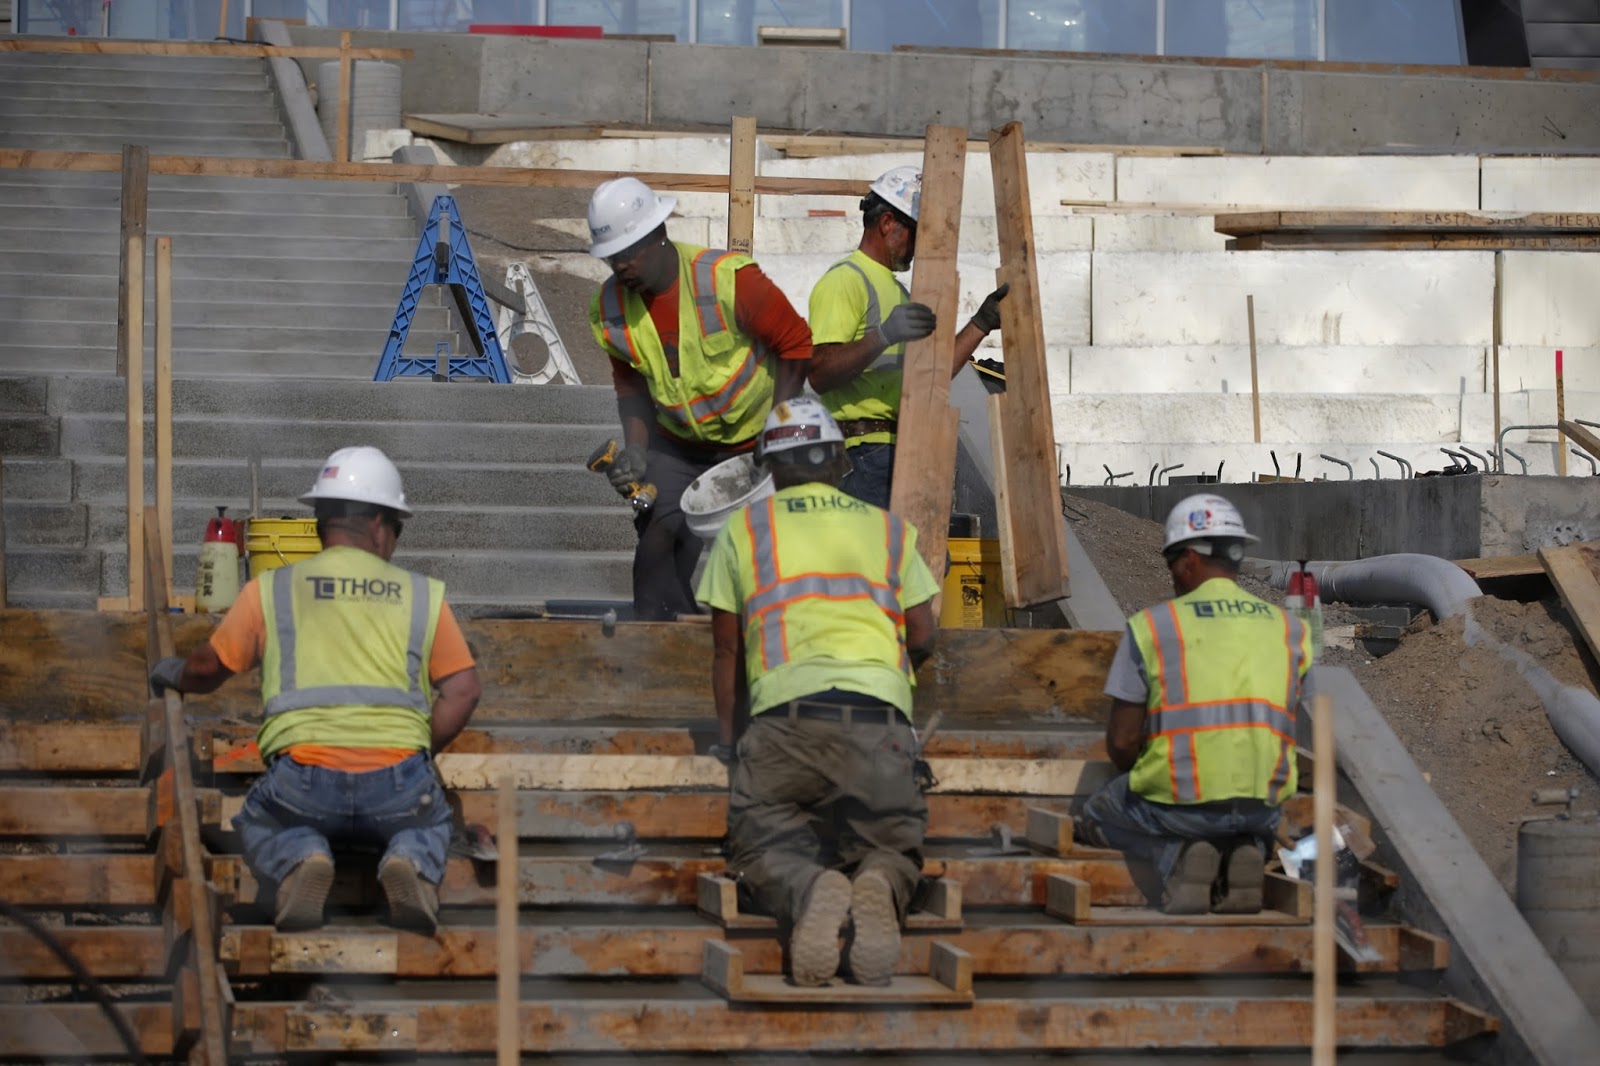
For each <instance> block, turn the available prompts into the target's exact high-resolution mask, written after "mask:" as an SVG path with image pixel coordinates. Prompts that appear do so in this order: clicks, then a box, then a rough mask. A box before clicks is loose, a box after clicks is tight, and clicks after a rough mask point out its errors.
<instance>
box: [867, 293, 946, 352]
mask: <svg viewBox="0 0 1600 1066" xmlns="http://www.w3.org/2000/svg"><path fill="white" fill-rule="evenodd" d="M937 325H938V320H937V319H935V318H934V314H933V308H931V307H929V306H928V305H927V304H914V303H903V304H901V305H900V306H898V307H896V308H895V309H894V310H893V311H890V312H889V317H888V318H886V319H884V320H883V323H882V324H881V325H879V326H878V335H879V336H880V337H882V338H883V344H884V347H886V348H887V347H892V346H893V345H896V344H899V343H901V342H902V341H920V340H921V339H922V338H924V337H926V336H927V335H928V334H930V333H932V332H933V331H934V328H935V327H936V326H937Z"/></svg>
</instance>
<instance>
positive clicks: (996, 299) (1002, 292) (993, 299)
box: [972, 281, 1011, 333]
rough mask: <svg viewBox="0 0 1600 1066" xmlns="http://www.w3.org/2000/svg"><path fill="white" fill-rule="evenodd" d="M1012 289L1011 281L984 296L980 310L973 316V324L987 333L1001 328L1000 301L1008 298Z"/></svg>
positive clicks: (979, 306)
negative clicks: (1007, 295)
mask: <svg viewBox="0 0 1600 1066" xmlns="http://www.w3.org/2000/svg"><path fill="white" fill-rule="evenodd" d="M1010 291H1011V282H1009V281H1008V282H1006V283H1005V284H1004V285H1002V286H1000V287H999V288H998V289H996V290H994V291H993V292H991V293H990V294H989V295H988V296H985V297H984V298H983V303H981V304H979V305H978V311H977V313H976V314H974V315H973V316H972V324H973V325H974V326H977V327H978V328H979V329H981V330H983V331H984V332H985V333H993V332H994V331H995V330H997V329H999V328H1000V301H1001V300H1004V299H1005V298H1006V293H1008V292H1010Z"/></svg>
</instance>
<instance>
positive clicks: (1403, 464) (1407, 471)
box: [1378, 451, 1411, 478]
mask: <svg viewBox="0 0 1600 1066" xmlns="http://www.w3.org/2000/svg"><path fill="white" fill-rule="evenodd" d="M1378 454H1379V455H1381V456H1383V457H1384V458H1385V459H1393V460H1394V461H1395V462H1397V463H1399V464H1400V476H1401V477H1404V478H1409V477H1410V476H1411V464H1410V463H1408V462H1407V461H1406V460H1404V459H1402V458H1400V457H1399V456H1398V455H1395V454H1394V453H1393V452H1386V451H1379V452H1378Z"/></svg>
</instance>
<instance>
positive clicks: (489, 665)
mask: <svg viewBox="0 0 1600 1066" xmlns="http://www.w3.org/2000/svg"><path fill="white" fill-rule="evenodd" d="M942 565H943V564H942V563H941V566H942ZM212 628H213V623H212V622H211V621H210V620H209V619H205V618H197V617H192V616H183V617H180V618H177V619H175V620H174V636H175V639H176V640H177V645H178V650H179V652H180V653H187V652H188V651H189V650H190V649H192V648H194V647H195V646H196V645H198V644H199V643H200V642H201V641H203V640H205V639H206V638H207V637H208V636H209V634H210V633H211V630H212ZM462 631H463V633H464V634H465V636H466V638H467V639H468V640H469V641H470V642H471V643H472V645H473V647H474V648H475V649H476V650H477V659H478V669H479V674H480V676H481V677H482V679H483V686H484V696H483V702H482V704H480V706H479V710H478V712H477V714H476V715H475V717H474V721H475V722H476V723H477V724H478V725H479V726H484V725H487V724H491V723H494V722H495V721H496V720H497V719H498V720H500V721H505V720H507V719H511V720H514V721H517V722H522V723H535V722H539V721H541V720H542V721H546V722H566V723H575V722H579V721H582V720H585V719H590V718H606V719H610V720H611V724H618V722H617V720H618V719H629V720H633V721H651V720H653V721H654V722H657V723H672V724H678V725H682V724H685V723H690V722H693V723H710V722H711V721H712V719H713V713H712V710H711V707H712V703H711V681H710V677H711V671H710V670H708V669H706V663H708V662H710V661H711V632H710V627H708V626H686V625H677V624H675V623H672V622H624V623H621V624H619V625H617V626H615V627H613V628H612V630H610V631H609V633H608V632H607V631H606V630H605V629H604V628H603V627H602V626H601V625H600V624H599V623H598V622H593V623H591V622H580V621H525V620H468V621H464V622H463V623H462ZM1116 645H1117V634H1116V633H1114V632H1107V633H1097V632H1088V631H1084V630H1069V629H945V630H941V631H940V633H939V638H938V643H937V645H936V647H935V649H934V653H933V655H932V656H931V657H930V658H929V659H928V661H927V662H925V663H924V664H923V665H922V669H921V670H920V671H919V672H918V678H919V682H920V684H919V686H918V689H917V705H916V711H917V715H918V717H919V718H920V719H923V720H926V719H927V718H928V717H929V716H931V715H932V714H933V713H934V712H935V711H939V712H942V713H943V715H944V721H945V723H946V725H947V726H950V727H953V728H962V727H966V728H971V727H973V726H974V725H976V724H979V723H982V722H984V721H997V722H1022V723H1042V722H1049V723H1052V724H1062V725H1066V724H1068V723H1070V722H1072V721H1078V722H1082V723H1098V722H1103V721H1104V719H1105V716H1106V714H1107V712H1108V711H1109V709H1110V700H1109V698H1108V697H1106V696H1105V695H1104V693H1103V692H1102V689H1103V688H1104V687H1105V678H1106V672H1107V670H1108V669H1109V667H1110V663H1111V657H1112V655H1113V654H1114V653H1115V651H1116ZM84 648H94V649H96V654H95V655H94V656H89V657H86V656H84V655H83V654H82V649H84ZM144 684H145V666H144V620H143V619H142V618H138V619H137V620H136V619H135V618H134V617H133V616H126V615H96V614H90V613H86V612H82V611H15V610H13V611H6V612H3V613H0V705H7V704H10V705H14V706H26V707H28V708H29V712H30V714H31V715H36V716H38V717H39V718H41V719H43V718H47V717H50V716H59V717H70V718H72V719H73V720H75V721H85V720H95V719H107V718H112V719H114V718H122V717H124V716H126V715H127V714H128V712H129V710H130V707H129V703H128V700H129V698H130V696H134V697H135V698H137V694H138V693H141V692H142V691H143V688H142V686H143V685H144ZM255 685H256V678H255V675H254V674H253V673H252V674H250V675H246V676H243V677H239V678H235V679H233V680H231V681H230V682H229V683H228V684H227V685H225V686H223V688H222V689H221V690H219V691H218V692H216V693H213V694H212V695H210V696H206V697H200V698H195V699H190V700H186V701H185V704H184V706H185V708H186V710H187V712H188V713H189V715H190V716H191V719H193V720H196V721H204V720H207V719H214V718H222V717H232V718H236V719H239V720H242V721H258V720H259V716H260V703H259V699H260V697H259V694H258V692H257V690H256V687H255ZM85 755H86V757H89V753H85Z"/></svg>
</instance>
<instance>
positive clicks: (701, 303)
mask: <svg viewBox="0 0 1600 1066" xmlns="http://www.w3.org/2000/svg"><path fill="white" fill-rule="evenodd" d="M732 254H733V253H732V252H724V251H721V250H719V249H712V248H707V249H705V250H704V251H702V252H701V253H700V254H699V255H697V256H695V257H694V311H695V315H696V316H697V317H698V318H699V319H700V336H701V337H711V336H715V335H716V334H718V333H725V332H727V329H728V323H727V322H726V321H725V320H724V319H723V317H722V307H721V306H720V305H719V304H718V302H717V264H718V263H720V262H721V261H722V259H723V257H724V256H727V255H732Z"/></svg>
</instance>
